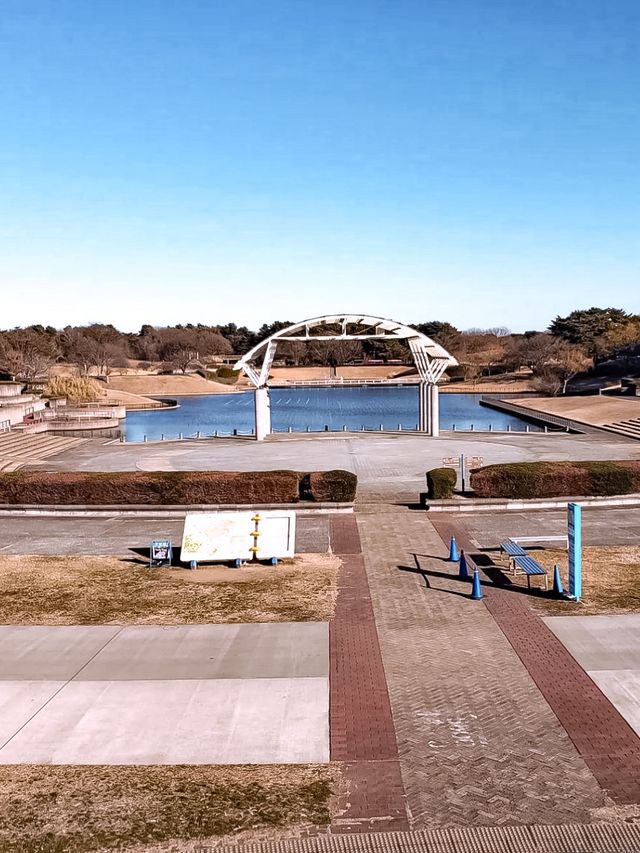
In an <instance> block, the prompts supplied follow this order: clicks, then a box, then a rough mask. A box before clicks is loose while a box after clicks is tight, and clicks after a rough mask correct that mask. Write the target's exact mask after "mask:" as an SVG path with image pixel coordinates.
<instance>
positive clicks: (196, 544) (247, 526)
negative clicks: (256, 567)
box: [180, 510, 296, 563]
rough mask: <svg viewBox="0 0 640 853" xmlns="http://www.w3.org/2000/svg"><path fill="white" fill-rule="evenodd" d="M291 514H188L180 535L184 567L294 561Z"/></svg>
mask: <svg viewBox="0 0 640 853" xmlns="http://www.w3.org/2000/svg"><path fill="white" fill-rule="evenodd" d="M295 540H296V514H295V512H293V511H292V510H268V511H264V512H263V511H260V512H256V511H254V510H248V511H239V512H199V513H187V515H186V516H185V519H184V531H183V534H182V553H181V556H180V559H181V560H182V562H184V563H189V562H191V561H194V562H196V563H201V562H212V561H218V560H251V559H252V558H253V556H254V555H255V557H256V558H257V559H258V560H271V559H273V558H277V559H280V558H282V557H293V555H294V549H295Z"/></svg>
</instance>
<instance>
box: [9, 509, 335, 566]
mask: <svg viewBox="0 0 640 853" xmlns="http://www.w3.org/2000/svg"><path fill="white" fill-rule="evenodd" d="M183 526H184V521H183V519H158V518H156V519H154V518H126V517H125V518H113V517H111V518H68V517H64V516H62V517H56V518H47V517H37V518H36V517H29V516H19V517H7V518H3V519H2V525H0V553H4V554H76V555H82V554H96V553H100V554H115V555H118V556H127V557H131V556H133V553H132V552H133V551H134V549H142V550H144V549H147V548H148V547H149V543H150V542H151V540H152V539H165V538H168V539H171V540H172V541H173V542H174V543H179V542H180V540H181V538H182V528H183ZM98 543H99V544H98ZM328 550H329V520H328V518H327V516H326V515H314V514H310V515H306V514H300V515H299V516H298V518H297V521H296V551H297V552H298V553H310V554H316V553H317V554H324V553H326V552H327V551H328Z"/></svg>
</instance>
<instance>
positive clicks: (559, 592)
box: [553, 563, 564, 598]
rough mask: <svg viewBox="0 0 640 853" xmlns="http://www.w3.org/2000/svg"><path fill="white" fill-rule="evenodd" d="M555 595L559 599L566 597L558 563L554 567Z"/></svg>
mask: <svg viewBox="0 0 640 853" xmlns="http://www.w3.org/2000/svg"><path fill="white" fill-rule="evenodd" d="M553 594H554V595H556V596H557V597H558V598H560V597H561V596H563V595H564V588H563V586H562V578H561V577H560V569H559V568H558V564H557V563H556V564H555V566H554V567H553Z"/></svg>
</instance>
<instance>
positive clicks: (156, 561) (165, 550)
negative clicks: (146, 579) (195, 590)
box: [149, 539, 173, 568]
mask: <svg viewBox="0 0 640 853" xmlns="http://www.w3.org/2000/svg"><path fill="white" fill-rule="evenodd" d="M172 559H173V548H172V547H171V540H170V539H154V540H153V542H152V543H151V548H150V549H149V565H150V566H151V567H152V568H155V567H160V566H170V565H171V561H172Z"/></svg>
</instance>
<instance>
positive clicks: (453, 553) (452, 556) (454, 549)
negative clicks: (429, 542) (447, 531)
mask: <svg viewBox="0 0 640 853" xmlns="http://www.w3.org/2000/svg"><path fill="white" fill-rule="evenodd" d="M459 559H460V554H459V553H458V543H457V542H456V537H455V536H452V537H451V542H449V562H450V563H457V562H458V560H459Z"/></svg>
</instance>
